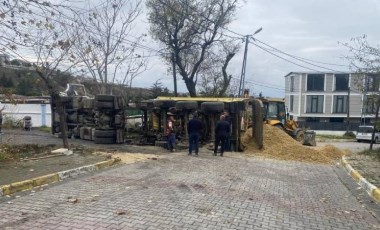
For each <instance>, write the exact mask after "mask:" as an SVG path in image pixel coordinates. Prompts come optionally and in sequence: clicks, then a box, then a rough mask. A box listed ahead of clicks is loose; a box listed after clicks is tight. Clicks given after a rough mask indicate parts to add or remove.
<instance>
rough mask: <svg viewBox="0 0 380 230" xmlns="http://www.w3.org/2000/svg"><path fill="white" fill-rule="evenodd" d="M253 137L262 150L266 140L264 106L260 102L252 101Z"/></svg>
mask: <svg viewBox="0 0 380 230" xmlns="http://www.w3.org/2000/svg"><path fill="white" fill-rule="evenodd" d="M252 136H253V137H254V139H255V142H256V144H257V147H258V148H259V149H262V148H263V140H264V122H263V105H262V102H261V101H259V100H253V101H252Z"/></svg>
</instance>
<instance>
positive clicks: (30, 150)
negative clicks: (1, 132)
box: [0, 144, 56, 162]
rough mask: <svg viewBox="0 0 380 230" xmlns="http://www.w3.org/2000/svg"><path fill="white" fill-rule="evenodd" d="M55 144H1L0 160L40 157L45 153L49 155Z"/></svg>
mask: <svg viewBox="0 0 380 230" xmlns="http://www.w3.org/2000/svg"><path fill="white" fill-rule="evenodd" d="M55 148H56V146H55V145H36V144H25V145H8V144H1V145H0V162H4V161H12V160H19V159H20V158H25V157H28V158H30V157H38V156H43V155H49V154H50V152H51V150H53V149H55Z"/></svg>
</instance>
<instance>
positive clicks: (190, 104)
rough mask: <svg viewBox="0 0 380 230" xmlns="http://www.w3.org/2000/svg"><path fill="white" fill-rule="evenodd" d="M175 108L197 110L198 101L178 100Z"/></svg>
mask: <svg viewBox="0 0 380 230" xmlns="http://www.w3.org/2000/svg"><path fill="white" fill-rule="evenodd" d="M175 108H176V109H177V110H197V109H198V102H196V101H177V103H175Z"/></svg>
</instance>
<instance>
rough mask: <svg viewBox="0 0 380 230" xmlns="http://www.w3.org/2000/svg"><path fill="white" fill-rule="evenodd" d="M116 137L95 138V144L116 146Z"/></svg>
mask: <svg viewBox="0 0 380 230" xmlns="http://www.w3.org/2000/svg"><path fill="white" fill-rule="evenodd" d="M115 142H116V139H115V137H96V136H95V138H94V143H95V144H115Z"/></svg>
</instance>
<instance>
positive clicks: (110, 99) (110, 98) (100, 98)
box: [95, 94, 115, 102]
mask: <svg viewBox="0 0 380 230" xmlns="http://www.w3.org/2000/svg"><path fill="white" fill-rule="evenodd" d="M95 100H96V101H108V102H113V101H114V100H115V95H108V94H98V95H95Z"/></svg>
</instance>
